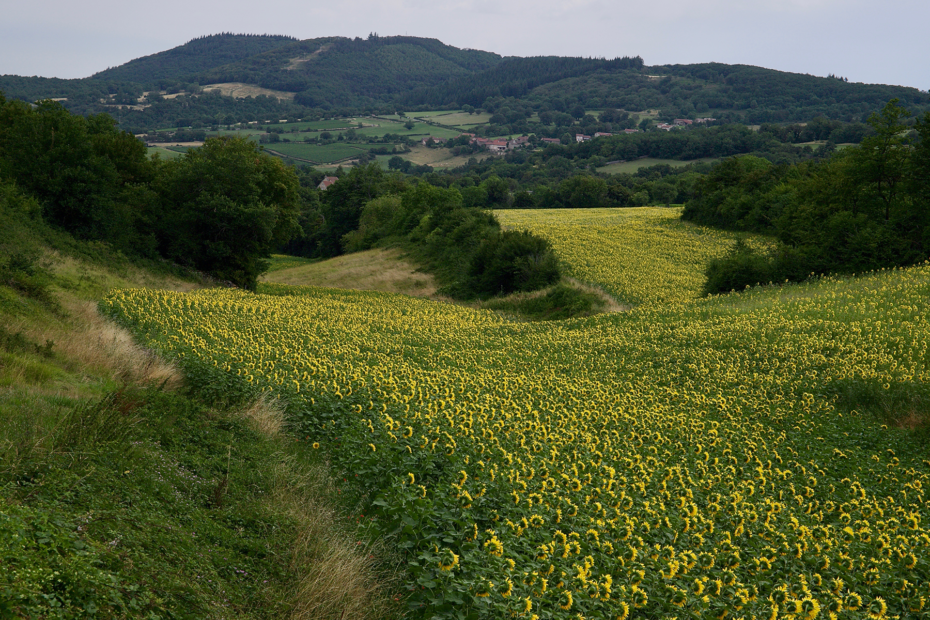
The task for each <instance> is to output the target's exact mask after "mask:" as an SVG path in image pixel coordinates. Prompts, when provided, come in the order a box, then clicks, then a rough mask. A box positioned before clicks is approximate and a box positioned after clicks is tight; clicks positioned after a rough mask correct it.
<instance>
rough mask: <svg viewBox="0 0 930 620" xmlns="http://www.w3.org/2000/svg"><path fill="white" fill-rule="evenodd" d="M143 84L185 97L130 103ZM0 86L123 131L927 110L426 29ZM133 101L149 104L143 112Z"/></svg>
mask: <svg viewBox="0 0 930 620" xmlns="http://www.w3.org/2000/svg"><path fill="white" fill-rule="evenodd" d="M213 84H238V85H247V86H252V87H255V88H263V89H268V91H269V92H270V91H274V92H277V93H280V92H283V93H292V94H293V97H292V99H293V100H292V101H280V100H276V98H275V97H268V98H267V99H268V100H267V101H265V100H262V101H261V102H259V103H256V101H255V100H257V99H259V98H253V101H252V102H251V103H250V102H248V100H243V99H242V98H235V97H231V96H215V97H213V98H211V99H209V100H207V99H206V98H204V97H200V99H199V100H198V97H197V95H198V91H199V89H200V87H202V86H207V85H213ZM150 91H161V92H162V93H164V94H168V93H171V94H172V96H177V95H180V96H182V97H184V98H183V99H180V100H166V101H158V97H155V98H154V99H152V98H149V99H143V93H145V92H150ZM0 92H3V93H5V95H6V96H7V97H12V98H17V99H23V100H28V101H35V100H38V99H41V98H57V99H62V100H64V101H63V104H64V105H65V106H66V107H67V108H68V109H69V110H71V111H72V112H76V113H81V114H91V113H99V112H115V111H116V106H124V109H123V111H122V117H123V121H124V122H125V123H126V125H125V126H126V127H128V128H131V129H133V130H143V129H150V128H153V127H165V126H180V125H189V124H192V123H198V122H199V123H201V124H215V122H216V120H215V119H217V118H228V117H229V116H230V115H231V116H232V117H233V118H234V119H236V121H252V120H263V119H264V120H267V119H269V118H288V117H298V118H299V117H302V116H308V115H310V114H311V113H312V111H313V110H317V111H330V110H332V111H336V112H337V113H345V114H357V113H365V112H367V113H371V112H374V113H381V114H384V113H392V112H394V111H395V110H396V109H397V108H402V109H406V110H408V111H409V110H427V109H431V108H433V109H435V108H458V107H461V106H464V105H471V106H473V107H480V108H483V109H485V110H488V111H492V112H493V111H496V110H497V109H499V108H502V107H506V108H509V109H510V110H511V111H514V110H519V114H521V115H522V118H527V117H528V116H530V115H532V114H533V113H534V112H542V111H547V110H548V111H553V112H560V113H562V114H568V113H572V114H573V115H575V117H576V118H581V116H577V115H576V112H575V111H577V110H581V112H580V114H581V115H582V116H583V115H584V113H585V110H591V109H594V110H598V109H605V108H617V109H622V110H628V111H631V112H633V111H643V110H660V111H661V112H662V116H664V117H669V118H674V117H684V118H695V117H707V116H709V117H716V118H723V119H724V120H725V121H727V122H741V123H747V124H759V123H766V122H808V121H811V120H813V119H815V118H817V117H820V116H823V117H826V118H830V119H835V120H842V121H847V122H852V121H856V122H858V121H861V120H863V118H865V117H867V116H868V115H869V114H870V113H871V112H874V111H876V110H878V109H880V108H881V107H882V106H883V105H884V104H885V103H887V102H888V101H889V100H890V99H893V98H897V99H898V100H899V101H900V102H901V103H902V104H904V105H907V106H908V107H909V108H910V109H911V110H912V111H915V112H922V111H923V110H926V109H930V96H928V95H927V93H924V92H922V91H920V90H918V89H916V88H906V87H900V86H886V85H879V84H856V83H850V82H846V81H845V80H843V79H838V78H835V77H816V76H812V75H806V74H796V73H787V72H783V71H775V70H771V69H765V68H762V67H753V66H747V65H725V64H720V63H704V64H695V65H660V66H648V65H646V64H645V62H644V60H643V59H642V58H640V57H638V56H637V57H633V58H628V57H624V58H616V59H604V58H566V57H556V56H552V57H531V58H519V57H509V58H503V57H501V56H499V55H498V54H495V53H491V52H485V51H478V50H471V49H459V48H456V47H452V46H449V45H446V44H444V43H442V42H440V41H438V40H436V39H427V38H420V37H409V36H394V37H380V36H378V35H376V34H372V35H370V36H369V37H368V38H367V39H361V38H355V39H348V38H344V37H324V38H315V39H307V40H297V39H295V38H293V37H288V36H280V35H237V34H229V33H225V34H218V35H211V36H205V37H200V38H198V39H194V40H192V41H189V42H188V43H186V44H184V45H181V46H179V47H176V48H173V49H170V50H167V51H164V52H160V53H158V54H153V55H150V56H146V57H143V58H138V59H135V60H132V61H130V62H128V63H125V64H123V65H120V66H118V67H112V68H109V69H106V70H104V71H101V72H99V73H96V74H94V75H93V76H91V77H89V78H85V79H80V80H57V79H48V78H39V77H22V76H10V75H8V76H0ZM252 92H260V91H254V90H253V91H252ZM287 98H288V99H290V98H291V97H290V96H288V97H287ZM244 101H245V102H244ZM128 106H134V107H133V108H129V107H128ZM146 106H156V107H157V108H158V109H156V110H149V111H147V112H145V113H143V112H144V110H145V108H146ZM509 122H511V123H512V122H513V120H512V119H509ZM566 124H570V122H569V123H566Z"/></svg>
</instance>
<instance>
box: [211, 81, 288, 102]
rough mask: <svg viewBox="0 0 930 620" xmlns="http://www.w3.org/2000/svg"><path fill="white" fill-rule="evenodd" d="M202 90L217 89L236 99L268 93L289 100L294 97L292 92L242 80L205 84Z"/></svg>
mask: <svg viewBox="0 0 930 620" xmlns="http://www.w3.org/2000/svg"><path fill="white" fill-rule="evenodd" d="M203 89H204V90H218V91H220V94H222V95H226V96H227V97H235V98H236V99H245V98H246V97H258V96H259V95H268V96H269V97H277V98H278V99H284V100H287V101H290V100H292V99H293V98H294V93H288V92H284V91H283V90H272V89H270V88H262V87H261V86H256V85H254V84H244V83H243V82H224V83H222V84H207V85H206V86H204V87H203Z"/></svg>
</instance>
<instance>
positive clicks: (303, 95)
mask: <svg viewBox="0 0 930 620" xmlns="http://www.w3.org/2000/svg"><path fill="white" fill-rule="evenodd" d="M500 61H501V57H500V56H499V55H497V54H493V53H490V52H482V51H478V50H463V49H458V48H455V47H452V46H449V45H445V44H444V43H442V42H440V41H438V40H436V39H423V38H419V37H399V36H398V37H379V36H377V35H375V34H372V35H371V36H369V37H368V38H367V39H359V38H356V39H347V38H342V37H333V38H323V39H308V40H306V41H298V42H295V43H291V44H290V45H286V46H283V47H280V48H277V49H273V50H271V51H268V52H265V53H263V54H259V55H256V56H253V57H250V58H248V59H245V60H243V61H241V62H237V63H232V64H229V65H225V66H222V67H217V68H215V69H212V70H210V71H206V72H204V73H203V74H201V75H200V83H202V84H205V83H215V82H246V83H249V84H256V85H259V86H262V87H264V88H272V89H275V90H284V91H289V92H294V93H298V95H297V97H296V98H295V100H296V101H297V102H298V103H301V104H303V105H306V106H309V107H318V106H334V105H336V106H338V105H350V106H358V105H373V104H379V103H384V102H385V101H391V100H393V99H394V98H395V96H396V95H399V94H401V93H406V92H409V91H410V90H411V89H416V88H422V87H428V86H435V85H438V84H440V83H442V82H445V81H446V80H448V79H450V78H454V77H458V76H463V75H470V74H473V73H475V72H479V71H483V70H486V69H489V68H491V67H493V66H495V65H496V64H497V63H499V62H500Z"/></svg>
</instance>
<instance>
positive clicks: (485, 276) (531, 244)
mask: <svg viewBox="0 0 930 620" xmlns="http://www.w3.org/2000/svg"><path fill="white" fill-rule="evenodd" d="M559 277H560V273H559V265H558V261H557V260H556V257H555V254H554V253H553V252H552V246H551V245H550V244H549V241H547V240H546V239H543V238H541V237H536V236H534V235H532V234H531V233H529V232H528V231H522V232H517V231H513V230H505V231H503V232H501V233H499V234H497V235H494V236H491V237H488V238H486V239H485V240H484V242H482V244H481V246H480V247H479V248H478V251H477V252H476V253H475V255H474V256H473V257H472V259H471V262H470V264H469V266H468V276H467V279H466V283H465V284H466V288H467V290H468V291H469V292H470V293H472V294H473V295H474V296H477V297H491V296H493V295H497V294H506V293H514V292H517V291H535V290H537V289H541V288H543V287H545V286H548V285H550V284H554V283H555V282H557V281H558V279H559Z"/></svg>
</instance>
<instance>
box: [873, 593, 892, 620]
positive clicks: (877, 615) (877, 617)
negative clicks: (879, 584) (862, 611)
mask: <svg viewBox="0 0 930 620" xmlns="http://www.w3.org/2000/svg"><path fill="white" fill-rule="evenodd" d="M868 612H869V618H872V620H881V618H884V617H885V614H886V613H887V612H888V605H887V604H886V603H885V599H883V598H882V597H880V596H876V597H875V600H874V601H872V602H871V603H869V608H868Z"/></svg>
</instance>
